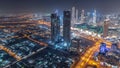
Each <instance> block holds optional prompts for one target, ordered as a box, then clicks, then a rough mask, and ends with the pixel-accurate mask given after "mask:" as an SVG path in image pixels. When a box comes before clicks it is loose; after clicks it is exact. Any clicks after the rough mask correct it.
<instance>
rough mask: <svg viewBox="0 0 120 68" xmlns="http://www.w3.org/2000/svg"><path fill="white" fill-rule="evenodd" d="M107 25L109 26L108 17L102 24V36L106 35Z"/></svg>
mask: <svg viewBox="0 0 120 68" xmlns="http://www.w3.org/2000/svg"><path fill="white" fill-rule="evenodd" d="M108 27H109V19H106V20H105V21H104V25H103V37H107V36H108Z"/></svg>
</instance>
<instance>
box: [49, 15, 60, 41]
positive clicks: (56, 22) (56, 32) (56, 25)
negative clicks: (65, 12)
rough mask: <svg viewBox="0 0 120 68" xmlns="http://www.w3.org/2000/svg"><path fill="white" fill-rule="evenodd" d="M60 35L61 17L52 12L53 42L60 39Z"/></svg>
mask: <svg viewBox="0 0 120 68" xmlns="http://www.w3.org/2000/svg"><path fill="white" fill-rule="evenodd" d="M59 36H60V19H59V16H57V14H51V40H52V42H53V43H55V42H57V41H58V40H59Z"/></svg>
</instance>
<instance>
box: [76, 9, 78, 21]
mask: <svg viewBox="0 0 120 68" xmlns="http://www.w3.org/2000/svg"><path fill="white" fill-rule="evenodd" d="M76 23H78V9H76Z"/></svg>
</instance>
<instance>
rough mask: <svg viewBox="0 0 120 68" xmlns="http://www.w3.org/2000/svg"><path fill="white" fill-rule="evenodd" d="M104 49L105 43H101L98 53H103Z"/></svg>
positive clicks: (105, 49)
mask: <svg viewBox="0 0 120 68" xmlns="http://www.w3.org/2000/svg"><path fill="white" fill-rule="evenodd" d="M106 51H107V48H106V44H105V43H101V46H100V54H105V53H106Z"/></svg>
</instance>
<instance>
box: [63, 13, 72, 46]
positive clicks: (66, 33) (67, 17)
mask: <svg viewBox="0 0 120 68" xmlns="http://www.w3.org/2000/svg"><path fill="white" fill-rule="evenodd" d="M63 14H64V16H63V39H64V42H65V43H66V44H67V45H68V46H69V45H70V42H71V38H70V32H71V29H70V28H71V12H70V11H64V12H63Z"/></svg>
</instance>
